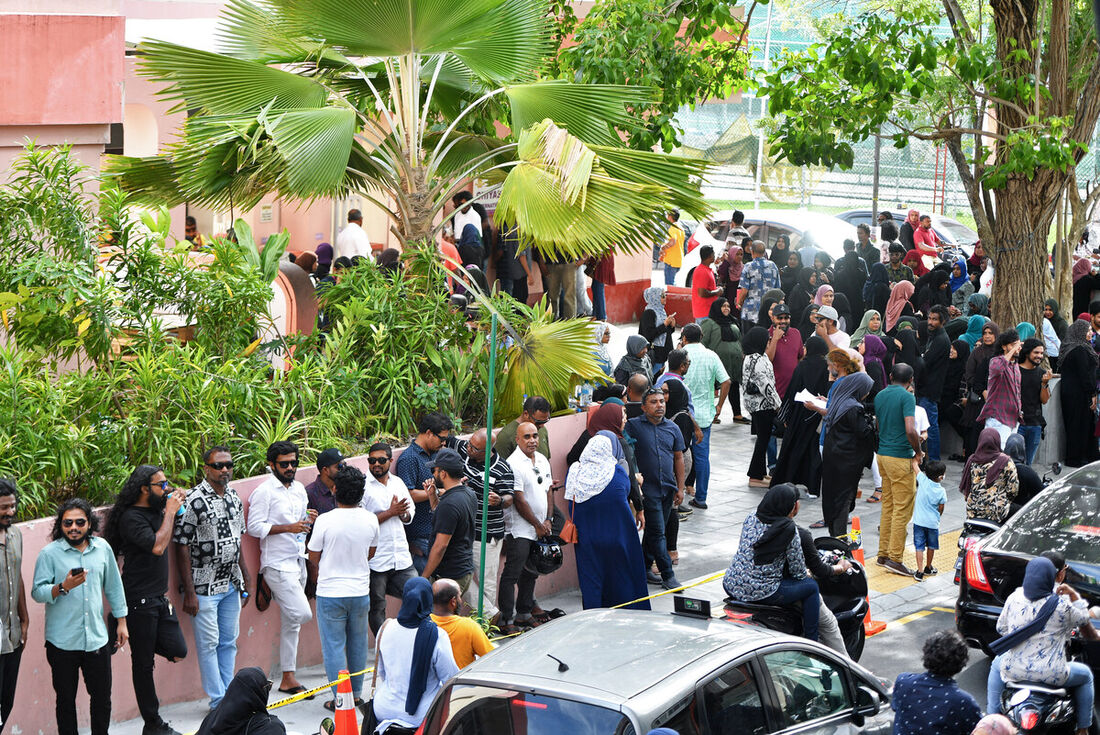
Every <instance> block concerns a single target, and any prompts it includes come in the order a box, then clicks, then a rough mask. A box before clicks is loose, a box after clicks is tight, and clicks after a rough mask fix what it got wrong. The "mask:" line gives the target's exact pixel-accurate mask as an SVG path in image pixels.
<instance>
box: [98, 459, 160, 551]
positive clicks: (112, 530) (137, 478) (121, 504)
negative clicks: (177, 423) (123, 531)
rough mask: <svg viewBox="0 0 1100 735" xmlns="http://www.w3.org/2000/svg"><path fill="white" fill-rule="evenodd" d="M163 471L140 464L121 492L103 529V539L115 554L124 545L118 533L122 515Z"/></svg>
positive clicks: (150, 465) (153, 466)
mask: <svg viewBox="0 0 1100 735" xmlns="http://www.w3.org/2000/svg"><path fill="white" fill-rule="evenodd" d="M162 471H163V469H162V468H160V467H157V466H156V465H155V464H139V465H138V466H137V467H136V468H134V471H133V472H131V473H130V476H129V477H128V478H126V482H125V484H123V486H122V489H121V490H119V492H118V497H117V498H116V499H115V504H114V505H113V506H112V507H111V512H110V513H109V514H108V516H107V527H106V528H105V529H103V538H105V539H107V543H109V544H110V545H111V548H112V549H114V550H115V553H118V550H119V548H121V544H122V537H121V536H120V535H119V532H118V523H119V521H120V520H121V519H122V514H123V513H125V512H126V509H127V508H129V507H130V506H132V505H133V504H134V503H136V502H137V500H138V498H140V497H141V489H142V488H143V487H145V486H146V485H148V484H149V480H150V479H152V477H153V475H155V474H157V473H158V472H162Z"/></svg>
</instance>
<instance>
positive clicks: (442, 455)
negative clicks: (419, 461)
mask: <svg viewBox="0 0 1100 735" xmlns="http://www.w3.org/2000/svg"><path fill="white" fill-rule="evenodd" d="M437 468H438V469H441V470H444V471H445V472H446V473H447V474H449V475H450V476H451V477H460V476H461V475H462V473H463V472H465V471H466V463H465V462H463V461H462V457H460V456H459V454H458V452H456V451H455V450H453V449H451V448H449V447H444V448H443V449H440V450H439V451H438V452H436V453H435V456H434V457H432V460H431V461H430V462H428V469H430V470H434V469H437Z"/></svg>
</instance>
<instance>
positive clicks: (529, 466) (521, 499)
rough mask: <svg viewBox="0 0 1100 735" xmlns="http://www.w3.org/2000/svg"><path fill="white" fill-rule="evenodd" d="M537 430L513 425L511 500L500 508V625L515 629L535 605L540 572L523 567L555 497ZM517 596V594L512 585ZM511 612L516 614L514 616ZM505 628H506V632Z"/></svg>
mask: <svg viewBox="0 0 1100 735" xmlns="http://www.w3.org/2000/svg"><path fill="white" fill-rule="evenodd" d="M538 448H539V430H538V427H536V426H535V425H534V424H533V423H530V422H524V423H521V424H520V425H519V426H517V427H516V450H515V451H514V452H512V455H511V456H510V457H508V464H509V465H511V467H512V474H513V476H514V484H513V488H512V490H513V494H512V497H513V500H512V505H511V507H509V508H508V509H507V510H505V512H504V525H505V528H506V530H507V535H506V536H505V537H504V548H503V550H502V555H503V556H504V559H505V561H504V570H503V571H502V572H501V575H500V592H499V598H498V607H499V608H500V623H501V630H502V631H505V630H506V631H508V633H511V632H515V629H516V628H517V627H530V626H531V624H532V622H533V618H532V613H533V612H534V610H535V606H536V605H535V582H536V581H537V580H538V574H536V573H535V572H532V571H531V570H529V569H528V568H527V557H528V556H530V555H531V549H532V547H533V546H534V545H535V540H536V539H539V538H542V537H543V536H549V535H550V533H551V529H550V518H551V514H552V513H553V504H552V503H553V499H552V497H551V493H552V491H551V487H550V486H551V485H552V484H553V478H552V477H551V476H550V462H549V460H547V459H546V457H544V456H543V455H542V454H540V453H539V451H538ZM517 583H518V585H519V598H518V599H517V598H516V585H517ZM513 612H514V613H515V617H514V619H513ZM508 633H505V634H506V635H507V634H508Z"/></svg>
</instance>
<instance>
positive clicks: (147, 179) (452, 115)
mask: <svg viewBox="0 0 1100 735" xmlns="http://www.w3.org/2000/svg"><path fill="white" fill-rule="evenodd" d="M551 22H552V19H551V17H550V14H549V2H548V0H450V1H449V2H444V1H443V0H401V1H398V0H263V1H262V2H249V1H248V0H231V1H230V3H229V4H228V5H227V7H226V10H225V11H224V15H223V18H222V24H221V26H220V36H219V38H220V42H221V47H222V48H223V49H224V50H225V53H212V52H207V51H200V50H196V49H192V48H187V47H184V46H179V45H176V44H171V43H165V42H160V41H149V42H146V43H143V44H141V45H140V46H139V49H138V53H139V56H140V62H139V70H140V72H141V73H142V74H144V75H146V76H148V77H149V78H151V79H152V80H154V81H155V82H161V83H163V84H165V85H166V86H165V87H164V89H163V90H162V94H163V95H164V96H165V97H167V98H169V99H172V100H177V101H178V102H179V104H180V106H181V107H185V108H186V109H187V110H188V111H189V112H190V115H189V117H188V118H187V121H186V122H185V123H184V125H183V129H182V131H181V135H180V138H179V140H178V142H177V143H175V144H174V145H172V146H170V147H169V149H168V151H167V152H166V153H165V154H164V155H161V156H155V157H149V158H125V157H120V158H118V159H116V160H115V161H114V162H113V163H112V164H110V166H109V171H110V172H111V173H112V174H113V175H114V176H116V177H117V180H118V182H119V184H120V185H121V186H122V187H123V188H124V189H126V190H128V191H130V192H132V193H133V194H134V195H135V196H136V197H137V198H138V199H139V200H144V201H149V202H156V203H162V204H175V203H179V202H183V201H188V202H192V203H197V204H202V205H206V206H211V207H216V208H225V207H229V206H233V205H236V206H240V207H249V206H252V205H254V204H256V203H257V202H258V201H259V200H260V198H261V197H262V196H264V195H265V194H268V193H277V194H278V195H279V196H281V197H284V198H288V199H298V200H310V199H314V198H319V197H328V196H333V197H339V196H346V195H348V194H352V193H354V194H357V195H359V196H361V197H364V198H366V199H368V200H370V201H371V202H373V203H374V204H375V205H377V206H378V207H379V208H380V209H381V210H382V211H383V212H385V214H386V215H387V216H388V217H389V219H390V222H391V230H392V231H393V233H394V234H395V235H396V236H397V238H398V239H399V240H400V241H401V242H402V244H406V243H413V242H426V241H429V240H431V239H432V238H433V236H434V235H435V234H436V233H437V231H438V230H439V229H440V228H441V227H442V226H443V225H442V222H441V220H442V217H441V214H442V212H443V210H444V208H445V206H446V204H447V202H448V200H449V199H450V198H451V196H452V195H453V194H454V193H455V192H457V191H458V190H459V189H460V188H462V187H463V186H464V185H465V182H466V181H468V180H470V179H481V180H485V181H489V182H492V183H498V184H500V185H501V187H502V188H501V192H500V202H499V204H498V207H497V219H498V221H500V222H507V223H508V224H510V225H511V224H515V225H517V226H518V228H519V232H520V234H521V237H522V238H523V242H524V245H531V244H534V245H535V246H537V247H538V248H540V249H542V250H544V251H546V252H549V253H558V254H567V255H569V256H571V257H578V256H582V255H586V254H595V253H600V252H604V251H606V250H607V249H608V248H609V247H611V246H612V245H614V246H616V247H618V248H619V249H620V251H631V250H636V249H643V248H648V247H649V246H650V243H651V242H652V241H653V240H654V239H659V240H663V239H664V233H663V229H664V227H666V226H667V225H664V224H663V222H664V220H663V217H662V212H663V210H665V209H668V208H672V207H676V208H679V209H681V210H685V211H686V212H690V213H695V214H700V213H702V210H703V202H702V197H701V195H700V193H699V180H700V178H701V175H702V173H703V171H704V166H705V164H703V163H701V162H699V161H692V160H686V159H682V158H677V157H673V156H667V155H662V154H658V153H654V152H650V151H635V150H630V149H628V148H626V147H624V146H623V145H622V142H621V141H622V137H621V134H620V131H624V130H629V129H631V128H632V127H633V126H635V125H637V124H638V120H637V119H636V118H635V117H633V115H632V110H633V109H635V108H638V107H640V106H642V105H643V104H644V103H646V102H647V101H648V100H650V98H651V97H652V95H653V91H652V90H649V89H644V88H638V87H630V86H619V85H585V84H572V83H568V82H564V81H560V80H539V79H538V69H539V67H540V65H541V64H542V63H543V62H544V61H545V60H546V59H547V57H548V55H549V54H552V53H555V52H556V49H555V48H552V34H551ZM494 123H503V124H494Z"/></svg>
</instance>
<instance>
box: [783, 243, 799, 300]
mask: <svg viewBox="0 0 1100 735" xmlns="http://www.w3.org/2000/svg"><path fill="white" fill-rule="evenodd" d="M801 273H802V254H801V253H799V252H798V251H797V250H792V251H791V254H790V255H788V256H787V262H785V263H783V265H782V267H780V269H779V285H780V288H782V289H783V293H785V294H787V297H788V298H790V295H791V292H792V291H794V289H795V287H796V286H798V277H799V275H801Z"/></svg>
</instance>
